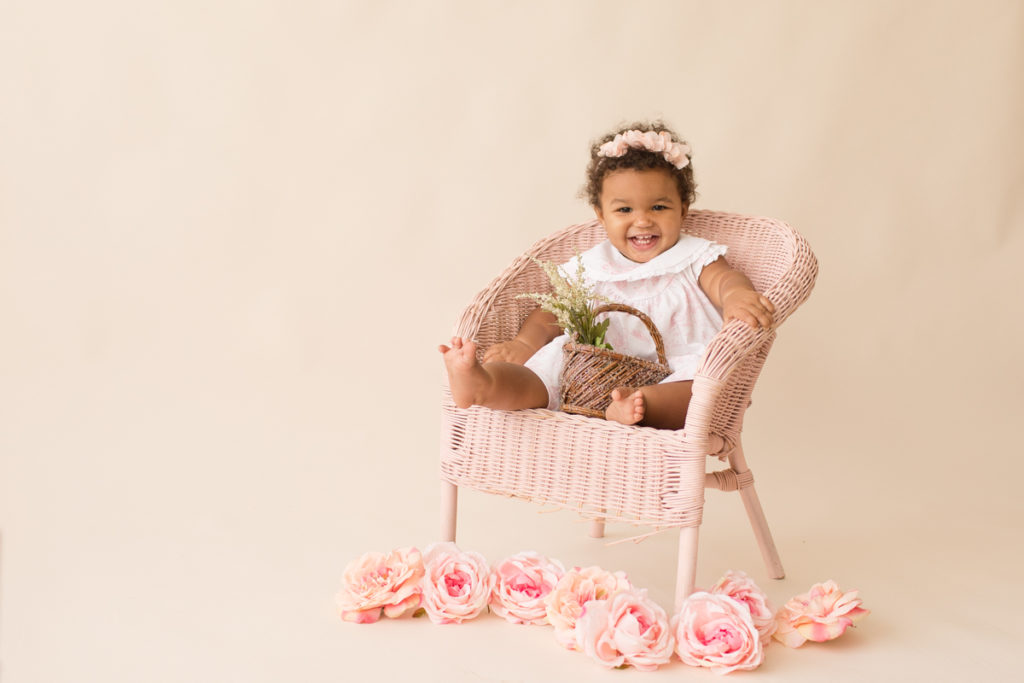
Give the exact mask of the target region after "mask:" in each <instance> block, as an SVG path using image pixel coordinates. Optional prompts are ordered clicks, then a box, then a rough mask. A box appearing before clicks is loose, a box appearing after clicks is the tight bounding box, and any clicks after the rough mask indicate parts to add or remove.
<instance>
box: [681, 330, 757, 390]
mask: <svg viewBox="0 0 1024 683" xmlns="http://www.w3.org/2000/svg"><path fill="white" fill-rule="evenodd" d="M774 334H775V330H774V329H763V328H753V327H751V326H750V325H748V324H747V323H745V322H743V321H742V320H730V321H729V322H728V323H726V324H725V325H724V326H723V327H722V329H721V330H720V331H719V332H718V334H716V335H715V336H714V337H713V338H712V339H711V341H710V342H709V343H708V346H707V348H706V349H705V350H704V356H703V357H702V358H701V361H700V365H698V366H697V372H696V375H698V376H703V377H707V378H709V379H712V380H716V381H719V382H723V381H725V380H726V379H728V377H729V375H730V374H731V373H732V371H733V370H735V369H736V367H737V366H738V365H739V364H740V363H742V362H743V360H744V359H746V357H747V356H749V355H750V354H751V353H753V352H754V351H755V350H756V349H757V348H759V347H760V346H761V344H763V343H764V342H765V341H766V340H767V339H768V338H769V337H771V336H773V335H774Z"/></svg>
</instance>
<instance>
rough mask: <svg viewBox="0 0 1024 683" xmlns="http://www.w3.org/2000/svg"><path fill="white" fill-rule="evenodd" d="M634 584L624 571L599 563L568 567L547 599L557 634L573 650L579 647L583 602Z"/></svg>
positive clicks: (603, 598) (548, 611)
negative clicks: (577, 642) (601, 566)
mask: <svg viewBox="0 0 1024 683" xmlns="http://www.w3.org/2000/svg"><path fill="white" fill-rule="evenodd" d="M628 588H631V585H630V583H629V580H628V579H627V578H626V575H625V574H624V573H623V572H615V573H612V572H609V571H606V570H604V569H601V568H600V567H586V568H584V569H580V568H579V567H574V568H573V569H570V570H569V571H567V572H566V573H565V574H564V575H563V576H562V578H561V579H560V580H559V581H558V584H557V585H556V586H555V588H554V589H553V590H552V591H551V592H550V593H548V596H547V598H546V599H545V604H546V612H547V617H548V621H549V622H551V625H552V626H554V627H555V638H556V639H557V640H558V642H559V643H561V644H562V645H564V646H565V647H567V648H569V649H570V650H575V649H577V645H576V634H575V630H576V622H577V620H578V619H579V616H580V614H581V613H582V612H583V605H584V604H586V603H587V602H589V601H590V600H606V599H608V598H610V597H612V596H613V595H615V594H616V593H618V592H619V591H621V590H626V589H628Z"/></svg>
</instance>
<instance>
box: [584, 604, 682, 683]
mask: <svg viewBox="0 0 1024 683" xmlns="http://www.w3.org/2000/svg"><path fill="white" fill-rule="evenodd" d="M576 642H577V647H578V649H580V650H583V651H584V652H585V653H587V654H588V655H590V656H591V657H593V658H594V659H596V660H597V661H598V662H599V663H601V664H603V665H604V666H606V667H608V668H609V669H614V668H615V667H619V666H624V665H628V666H633V667H635V668H637V669H638V670H640V671H653V670H655V669H657V668H658V667H659V666H661V665H662V664H665V663H666V662H668V661H669V660H670V659H672V651H673V647H674V645H675V643H674V642H673V638H672V629H671V628H670V627H669V623H668V615H666V614H665V610H663V609H662V608H661V607H660V606H659V605H658V604H657V603H655V602H654V601H653V600H651V599H650V598H648V597H647V591H645V590H640V589H636V588H630V589H628V590H624V591H620V592H618V593H616V594H615V595H613V596H612V597H611V598H610V599H608V600H591V601H590V602H588V603H586V604H585V605H584V606H583V614H581V615H580V617H579V619H577V621H576Z"/></svg>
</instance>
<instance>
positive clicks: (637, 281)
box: [525, 234, 726, 410]
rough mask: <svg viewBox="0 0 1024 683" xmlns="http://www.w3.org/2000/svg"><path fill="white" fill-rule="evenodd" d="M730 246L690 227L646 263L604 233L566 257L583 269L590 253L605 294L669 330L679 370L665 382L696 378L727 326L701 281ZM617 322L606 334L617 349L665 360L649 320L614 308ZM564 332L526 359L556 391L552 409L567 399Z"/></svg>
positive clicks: (572, 267)
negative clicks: (562, 387)
mask: <svg viewBox="0 0 1024 683" xmlns="http://www.w3.org/2000/svg"><path fill="white" fill-rule="evenodd" d="M725 252H726V247H725V246H724V245H721V244H716V243H715V242H710V241H708V240H705V239H703V238H700V237H695V236H693V235H686V234H682V235H680V236H679V241H678V242H676V244H675V245H673V246H672V247H671V248H670V249H667V250H666V251H664V252H662V253H660V254H658V255H657V256H655V257H654V258H653V259H651V260H650V261H648V262H646V263H636V262H635V261H630V260H629V259H627V258H626V257H625V256H623V255H622V254H621V253H619V250H618V249H616V248H615V247H614V246H613V245H612V243H611V242H609V241H608V240H604V241H603V242H601V243H600V244H598V245H597V246H595V247H593V248H592V249H589V250H587V251H585V252H583V253H582V254H580V255H579V256H578V257H574V258H572V259H571V260H569V261H568V262H567V263H565V264H563V266H562V269H563V271H565V272H566V273H570V274H571V273H575V272H576V267H577V264H576V259H577V258H581V259H583V268H584V276H585V277H586V279H587V282H588V283H590V284H591V285H593V286H594V291H595V293H596V294H598V295H599V296H603V297H605V298H607V299H608V300H609V301H611V302H614V303H622V304H628V305H630V306H632V307H633V308H636V309H638V310H640V311H643V312H644V313H646V314H647V315H648V316H650V318H651V320H653V322H654V324H655V326H656V327H657V328H658V330H659V331H660V332H661V336H662V339H663V341H664V343H665V356H666V357H667V359H668V365H669V367H670V368H671V369H672V374H671V375H669V376H668V377H666V378H665V379H664V380H662V382H678V381H682V380H691V379H693V376H694V374H695V373H696V370H697V364H698V363H699V362H700V357H701V354H703V353H704V348H705V347H706V346H707V345H708V342H710V341H711V338H712V337H714V336H715V334H717V333H718V331H719V330H720V329H721V328H722V315H721V314H720V313H719V312H718V309H716V308H715V306H714V304H712V303H711V300H710V299H708V297H707V296H706V295H705V294H704V292H703V291H702V290H701V288H700V285H699V284H698V282H697V278H698V277H700V272H701V270H703V268H704V266H706V265H708V264H709V263H712V262H714V261H715V260H716V259H717V258H718V257H720V256H722V255H724V254H725ZM607 315H609V316H611V320H612V322H611V325H610V326H609V328H608V332H607V334H606V335H605V339H606V340H607V341H608V343H609V344H611V346H612V349H614V350H615V351H618V352H620V353H626V354H629V355H631V356H637V357H639V358H646V359H648V360H653V361H656V360H658V354H657V352H656V351H655V348H654V341H653V340H652V339H651V335H650V333H649V332H648V331H647V326H646V325H644V323H643V322H642V321H641V320H640V319H639V318H637V317H636V316H633V315H629V314H628V313H609V314H607ZM567 341H569V336H568V335H565V334H563V335H561V336H559V337H558V338H556V339H555V340H554V341H552V342H550V343H548V344H547V345H545V346H543V347H541V348H540V349H539V350H538V351H537V353H535V354H533V356H531V357H530V359H529V360H527V361H526V364H525V365H526V367H528V368H529V369H530V370H532V371H533V372H534V373H536V375H537V376H538V377H540V379H541V381H542V382H544V385H545V386H546V387H547V390H548V408H550V409H551V410H557V409H558V405H559V375H561V371H562V347H563V346H564V345H565V343H566V342H567Z"/></svg>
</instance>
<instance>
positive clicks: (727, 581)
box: [708, 569, 775, 645]
mask: <svg viewBox="0 0 1024 683" xmlns="http://www.w3.org/2000/svg"><path fill="white" fill-rule="evenodd" d="M708 592H709V593H716V594H718V595H728V596H729V597H730V598H733V599H734V600H736V601H737V602H741V603H743V604H744V605H746V606H747V609H749V610H750V617H751V618H752V619H753V620H754V626H756V627H757V632H758V634H760V637H761V644H762V645H767V644H768V642H769V639H770V638H771V637H772V634H773V633H775V610H774V609H773V608H772V605H771V603H770V602H769V601H768V596H767V595H765V594H764V591H762V590H761V589H760V588H758V587H757V584H756V583H754V580H753V579H751V578H750V577H749V576H747V575H746V574H745V573H743V572H738V571H733V570H731V569H730V570H729V571H727V572H726V573H725V576H723V577H722V578H721V579H719V580H718V583H716V584H715V585H714V586H712V587H711V590H710V591H708Z"/></svg>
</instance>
